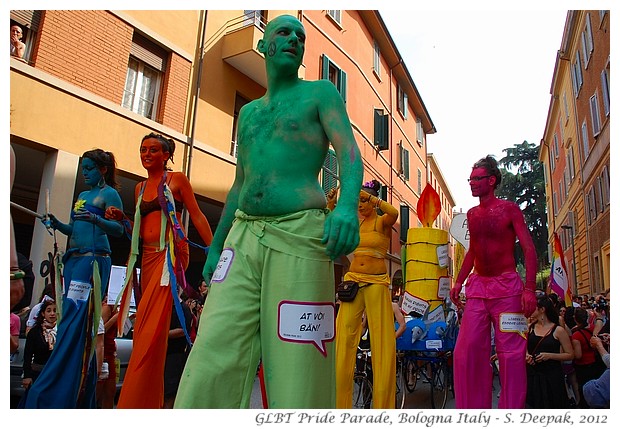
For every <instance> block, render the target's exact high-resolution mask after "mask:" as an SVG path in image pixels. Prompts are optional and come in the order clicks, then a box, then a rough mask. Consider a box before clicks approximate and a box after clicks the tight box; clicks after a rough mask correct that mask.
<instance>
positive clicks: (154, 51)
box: [130, 33, 168, 72]
mask: <svg viewBox="0 0 620 429" xmlns="http://www.w3.org/2000/svg"><path fill="white" fill-rule="evenodd" d="M130 54H131V55H133V56H134V57H136V58H137V59H139V60H140V61H144V62H145V63H146V64H148V65H149V66H151V67H153V68H154V69H156V70H158V71H160V72H163V71H164V69H165V67H166V60H167V58H168V52H166V50H165V49H164V48H162V47H161V46H158V45H156V44H155V43H153V42H151V41H150V40H148V39H147V38H145V37H144V36H142V35H140V34H138V33H134V35H133V40H132V43H131V50H130Z"/></svg>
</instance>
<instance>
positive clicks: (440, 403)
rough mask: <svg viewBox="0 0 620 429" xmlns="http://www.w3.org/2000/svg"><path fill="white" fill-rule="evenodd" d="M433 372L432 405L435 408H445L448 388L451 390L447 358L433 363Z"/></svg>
mask: <svg viewBox="0 0 620 429" xmlns="http://www.w3.org/2000/svg"><path fill="white" fill-rule="evenodd" d="M431 368H432V371H433V374H432V377H431V406H432V407H433V408H444V407H445V406H446V401H447V400H448V390H450V385H449V383H448V382H449V380H448V368H447V363H446V361H445V360H440V361H439V362H434V363H433V364H432V365H431Z"/></svg>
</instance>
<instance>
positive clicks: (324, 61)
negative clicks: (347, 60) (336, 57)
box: [321, 54, 329, 80]
mask: <svg viewBox="0 0 620 429" xmlns="http://www.w3.org/2000/svg"><path fill="white" fill-rule="evenodd" d="M321 66H322V67H321V68H322V73H321V79H327V80H329V58H327V55H325V54H323V55H322V56H321Z"/></svg>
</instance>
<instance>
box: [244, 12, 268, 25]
mask: <svg viewBox="0 0 620 429" xmlns="http://www.w3.org/2000/svg"><path fill="white" fill-rule="evenodd" d="M243 15H244V20H243V26H244V27H247V26H250V25H254V26H256V27H258V28H260V29H262V30H264V29H265V27H266V26H267V18H266V16H267V11H266V10H244V11H243Z"/></svg>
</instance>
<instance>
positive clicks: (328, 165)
mask: <svg viewBox="0 0 620 429" xmlns="http://www.w3.org/2000/svg"><path fill="white" fill-rule="evenodd" d="M322 175H323V191H324V192H325V194H327V192H329V191H330V190H331V189H333V188H335V187H337V186H338V180H337V179H336V177H337V176H338V158H336V153H335V152H334V151H333V149H329V151H328V152H327V155H326V156H325V162H323V171H322Z"/></svg>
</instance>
